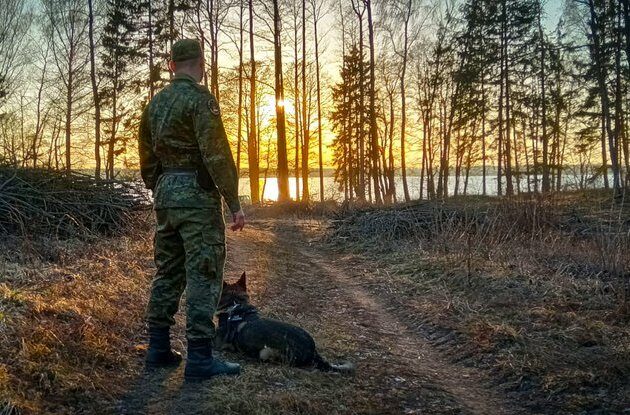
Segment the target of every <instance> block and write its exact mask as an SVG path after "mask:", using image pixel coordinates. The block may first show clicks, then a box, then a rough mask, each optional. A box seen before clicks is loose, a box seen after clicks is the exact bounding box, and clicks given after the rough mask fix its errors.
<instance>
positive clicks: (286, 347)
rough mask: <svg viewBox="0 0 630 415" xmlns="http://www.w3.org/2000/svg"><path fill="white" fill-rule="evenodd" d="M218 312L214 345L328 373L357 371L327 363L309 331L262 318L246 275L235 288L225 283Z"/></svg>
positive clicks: (347, 365)
mask: <svg viewBox="0 0 630 415" xmlns="http://www.w3.org/2000/svg"><path fill="white" fill-rule="evenodd" d="M218 310H219V312H218V317H219V327H218V332H217V339H216V340H215V341H216V343H217V345H219V346H220V347H223V348H228V347H232V348H234V349H236V350H237V351H240V352H243V353H245V354H246V355H248V356H251V357H254V358H257V359H260V360H263V361H266V360H280V361H282V362H284V363H287V364H290V365H292V366H298V367H309V366H310V367H315V368H316V369H319V370H322V371H328V372H330V371H333V372H351V371H353V369H354V367H353V365H352V364H350V363H344V364H340V365H335V364H331V363H328V362H327V361H326V360H324V359H323V358H322V357H321V356H320V355H319V353H318V352H317V349H316V347H315V341H314V340H313V337H311V335H310V334H308V332H307V331H306V330H304V329H302V328H300V327H297V326H294V325H291V324H287V323H284V322H281V321H277V320H272V319H267V318H262V317H260V315H259V313H258V310H257V309H256V307H254V306H252V305H251V304H250V303H249V295H248V294H247V277H246V275H245V273H243V275H241V278H240V279H239V280H238V282H236V283H234V284H227V283H225V282H224V283H223V291H222V293H221V299H220V301H219V307H218Z"/></svg>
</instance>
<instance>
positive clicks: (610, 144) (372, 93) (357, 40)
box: [0, 0, 630, 203]
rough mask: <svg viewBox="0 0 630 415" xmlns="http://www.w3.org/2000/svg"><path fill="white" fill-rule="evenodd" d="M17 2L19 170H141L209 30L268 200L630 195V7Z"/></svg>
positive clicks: (578, 3)
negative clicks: (173, 49) (175, 67)
mask: <svg viewBox="0 0 630 415" xmlns="http://www.w3.org/2000/svg"><path fill="white" fill-rule="evenodd" d="M0 13H2V18H1V19H0V22H1V23H0V25H1V26H2V27H0V29H1V33H2V34H3V36H2V37H1V38H0V45H1V46H0V48H1V50H2V54H1V55H0V60H1V62H0V91H1V93H0V99H1V101H0V108H1V112H0V114H1V117H0V145H1V147H0V159H1V160H2V163H3V164H6V165H10V166H21V167H27V166H28V167H35V168H46V169H54V170H67V171H69V170H71V169H81V170H89V171H91V172H93V174H94V175H95V177H98V178H100V177H104V178H113V177H115V176H117V175H119V174H121V172H124V171H126V170H130V169H131V170H132V169H135V168H136V167H137V150H136V146H137V143H136V132H137V125H138V120H139V114H140V113H141V111H142V108H143V107H144V106H145V105H146V104H147V102H148V100H149V99H150V98H151V97H152V96H153V95H154V94H155V93H156V92H157V91H159V90H160V89H161V88H162V87H163V86H164V85H165V84H167V83H168V82H169V79H170V76H171V75H170V74H169V72H168V69H167V61H168V56H169V50H170V46H171V45H172V43H173V41H175V40H177V39H179V38H182V37H190V38H196V39H199V40H200V41H201V42H202V43H203V45H204V54H205V55H206V74H205V76H204V80H203V83H204V84H205V85H207V86H208V88H209V89H210V90H211V91H212V93H213V94H214V95H215V96H216V97H217V98H218V100H219V102H220V104H221V106H222V108H223V117H224V119H225V120H224V122H225V124H226V128H227V130H228V135H229V138H230V141H231V145H232V146H233V150H234V154H235V158H236V162H237V165H238V169H239V172H240V174H242V176H243V177H247V178H248V179H249V180H248V182H249V188H248V189H247V190H246V191H247V193H248V194H249V195H250V196H251V200H252V201H253V202H254V203H257V202H258V201H260V200H261V198H264V197H263V194H262V193H261V188H260V183H261V180H263V178H264V179H265V181H266V178H267V177H277V188H278V190H277V195H276V196H274V197H275V199H278V200H288V199H295V200H311V199H315V200H316V199H317V195H319V199H320V200H323V199H324V197H325V196H328V197H332V196H331V194H333V193H334V194H335V195H336V197H337V199H343V200H359V201H361V200H366V201H370V202H375V203H383V202H389V203H391V202H394V201H409V200H411V199H425V198H429V199H434V198H442V197H446V196H451V195H458V194H467V193H477V194H483V195H485V194H493V195H508V196H509V195H514V194H518V193H532V192H535V193H547V192H553V191H561V190H571V189H584V188H593V187H603V188H610V189H613V190H614V192H616V193H617V194H621V193H622V192H623V190H624V189H625V188H627V186H628V178H627V171H628V167H629V163H630V161H629V160H630V150H629V139H628V131H627V130H628V128H627V117H626V112H627V108H628V100H627V87H628V79H629V76H630V75H629V70H628V68H629V62H630V41H629V39H630V23H629V22H630V17H629V16H630V11H629V5H628V4H627V2H625V1H595V0H593V1H582V0H575V1H565V2H561V1H547V2H545V1H540V0H505V1H500V2H496V1H482V0H474V1H473V0H469V1H450V0H449V1H435V2H430V1H421V0H400V1H386V2H385V1H382V2H372V1H363V0H352V1H342V2H335V1H326V0H321V1H320V0H303V1H297V0H296V1H288V0H287V1H281V0H278V1H274V2H272V3H270V4H268V3H267V2H256V1H250V2H247V1H230V0H208V1H180V0H169V1H142V2H139V1H125V0H111V1H109V0H100V1H99V0H94V1H89V2H85V1H81V0H42V1H33V2H29V1H24V0H7V1H5V4H4V5H3V8H2V11H1V12H0ZM272 78H273V81H271V79H272ZM330 169H332V170H333V171H334V181H335V185H334V186H333V187H334V188H335V189H334V192H332V193H331V192H328V193H326V191H324V190H323V189H324V175H325V171H327V170H330ZM471 171H472V175H471ZM311 176H313V177H315V178H316V177H319V181H317V180H313V181H312V183H310V182H309V180H308V179H309V178H310V177H311ZM408 176H413V180H412V179H410V178H409V177H408ZM471 176H475V177H476V178H477V180H478V181H479V184H480V185H479V186H478V187H479V188H478V189H477V188H475V189H473V190H470V189H469V184H470V183H471V180H472V179H471ZM289 182H291V186H290V185H289ZM313 192H314V193H315V195H316V196H315V198H314V197H313V195H312V193H313Z"/></svg>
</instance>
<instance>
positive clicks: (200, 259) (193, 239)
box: [146, 208, 225, 339]
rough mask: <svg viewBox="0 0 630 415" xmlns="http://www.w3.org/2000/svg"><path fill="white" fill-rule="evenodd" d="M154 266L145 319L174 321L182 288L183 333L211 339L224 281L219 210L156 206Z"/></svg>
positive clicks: (161, 323)
mask: <svg viewBox="0 0 630 415" xmlns="http://www.w3.org/2000/svg"><path fill="white" fill-rule="evenodd" d="M155 212H156V219H157V226H156V232H155V239H154V252H155V265H156V267H157V272H156V274H155V277H154V278H153V283H152V288H151V298H150V299H149V304H148V307H147V316H146V317H147V322H148V324H149V325H150V326H154V327H169V326H171V325H173V324H175V320H174V319H173V316H174V315H175V313H176V312H177V310H178V308H179V302H180V298H181V296H182V293H183V292H184V290H185V291H186V337H187V338H188V339H212V338H214V335H215V327H214V323H213V321H212V318H213V316H214V313H215V311H216V307H217V303H218V302H219V297H220V296H221V288H222V283H223V267H224V265H225V223H224V221H223V214H222V212H221V209H191V208H168V209H159V210H156V211H155Z"/></svg>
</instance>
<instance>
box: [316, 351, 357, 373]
mask: <svg viewBox="0 0 630 415" xmlns="http://www.w3.org/2000/svg"><path fill="white" fill-rule="evenodd" d="M313 362H314V363H315V368H316V369H317V370H321V371H322V372H337V373H354V370H355V366H354V364H353V363H352V362H345V363H341V364H333V363H329V362H327V361H326V360H324V358H323V357H321V356H320V355H319V353H317V352H315V359H314V360H313Z"/></svg>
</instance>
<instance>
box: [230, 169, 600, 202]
mask: <svg viewBox="0 0 630 415" xmlns="http://www.w3.org/2000/svg"><path fill="white" fill-rule="evenodd" d="M533 179H534V178H533V177H532V180H533ZM460 180H461V182H460V185H459V193H460V194H462V193H463V188H464V186H463V185H464V180H463V178H461V179H460ZM537 180H538V181H539V188H540V180H541V178H540V176H538V177H537ZM394 181H395V183H396V198H397V199H398V200H404V197H405V196H404V192H403V186H402V178H401V177H396V178H395V179H394ZM609 181H610V182H611V183H612V175H609ZM266 182H267V183H266V185H265V179H260V189H261V191H262V190H263V186H264V195H263V200H268V201H276V200H278V179H277V178H275V177H269V178H267V179H266ZM308 183H309V191H310V194H311V200H319V177H310V178H309V180H308ZM579 183H580V177H579V176H578V175H577V174H571V173H567V174H565V175H564V176H563V178H562V187H563V189H562V190H572V189H578V188H579ZM520 184H521V191H523V192H526V191H527V178H526V177H523V178H521V183H520ZM407 185H408V187H409V195H410V197H411V198H412V199H418V198H419V197H420V176H407ZM588 187H589V188H602V187H604V181H603V178H602V177H600V178H599V179H597V180H594V181H592V182H591V183H589V185H588ZM238 188H239V192H238V193H239V195H241V196H244V195H247V196H251V193H250V189H249V179H248V178H241V179H240V180H239V185H238ZM533 188H534V187H533V184H532V190H533ZM289 189H290V193H291V198H292V199H295V197H296V189H295V177H290V178H289ZM503 189H504V191H505V183H504V184H503ZM514 190H515V191H516V182H515V183H514ZM454 191H455V177H454V176H451V177H449V180H448V193H449V195H452V194H453V193H454ZM486 192H487V194H488V195H491V196H495V195H496V194H497V179H496V177H494V176H492V177H490V176H488V177H487V178H486ZM301 194H302V182H301V180H300V195H301ZM423 194H424V195H425V197H426V183H425V189H424V191H423ZM466 194H468V195H480V194H483V177H482V176H470V177H469V178H468V188H467V191H466ZM343 196H344V195H343V189H342V190H339V185H338V184H337V183H335V180H334V178H333V177H324V199H327V200H336V201H342V200H343Z"/></svg>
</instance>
